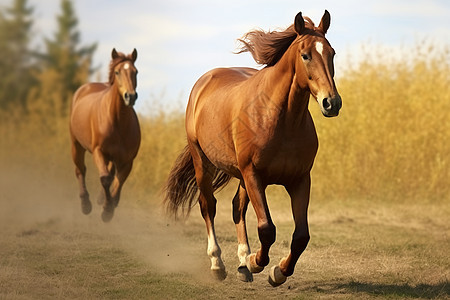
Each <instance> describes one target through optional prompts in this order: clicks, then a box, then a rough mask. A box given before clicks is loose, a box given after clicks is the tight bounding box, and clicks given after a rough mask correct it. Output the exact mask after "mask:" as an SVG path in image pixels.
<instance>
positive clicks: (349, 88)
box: [0, 43, 450, 299]
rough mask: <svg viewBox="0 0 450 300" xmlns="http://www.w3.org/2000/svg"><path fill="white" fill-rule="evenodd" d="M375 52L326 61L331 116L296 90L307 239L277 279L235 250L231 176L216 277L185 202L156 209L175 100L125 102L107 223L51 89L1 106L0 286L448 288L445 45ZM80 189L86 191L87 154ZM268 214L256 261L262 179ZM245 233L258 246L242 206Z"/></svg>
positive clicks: (426, 292)
mask: <svg viewBox="0 0 450 300" xmlns="http://www.w3.org/2000/svg"><path fill="white" fill-rule="evenodd" d="M405 54H407V55H405V56H404V57H403V58H401V59H397V60H391V61H385V60H381V59H379V58H380V57H382V56H383V53H382V51H381V50H377V49H367V57H366V59H365V60H363V61H365V62H364V63H362V64H358V65H357V66H352V65H349V67H348V69H347V70H345V71H344V72H341V74H338V78H337V85H338V89H339V91H340V94H341V96H342V98H343V109H342V112H341V114H340V116H339V117H337V118H333V119H325V118H323V117H322V116H321V115H320V112H319V109H318V107H317V104H316V103H315V102H314V101H311V105H310V109H311V111H312V114H313V117H314V120H315V123H316V127H317V131H318V135H319V141H320V147H319V152H318V156H317V159H316V163H315V166H314V168H313V173H312V195H311V205H310V227H311V228H310V231H311V237H312V238H311V242H310V244H309V245H308V247H307V249H306V251H305V252H304V254H303V255H302V257H301V258H300V260H299V263H298V264H297V268H296V270H295V273H294V275H293V276H292V277H290V278H289V279H288V281H287V282H286V283H285V284H284V285H282V286H280V287H278V288H272V287H270V285H269V284H268V283H267V276H268V270H269V268H266V270H264V271H263V272H262V273H261V274H257V275H255V276H254V277H255V281H254V282H253V283H243V282H240V281H238V280H237V278H236V276H235V272H236V267H237V264H238V260H237V257H236V251H237V242H236V236H235V228H234V224H233V222H232V219H231V197H232V195H233V194H234V190H235V188H236V183H235V182H232V183H230V185H229V187H227V188H226V189H224V190H223V191H222V192H221V193H220V194H219V195H218V196H217V197H218V199H219V209H218V216H217V225H216V228H217V234H218V239H219V243H220V245H221V247H222V252H223V257H224V261H225V265H226V267H227V271H228V277H227V278H226V280H225V281H223V282H216V281H214V280H212V279H211V278H210V277H209V259H208V257H207V256H206V230H205V228H204V223H203V220H202V219H201V216H200V213H198V212H197V209H194V210H193V211H192V213H191V216H190V217H189V218H188V219H187V220H184V221H179V222H175V221H174V220H171V219H168V218H166V217H165V216H164V213H163V210H162V207H161V195H160V188H161V186H162V184H163V182H164V180H165V178H166V176H167V174H168V172H169V170H170V167H171V165H172V163H173V161H174V159H175V158H176V156H177V154H178V153H179V152H180V151H181V149H182V148H183V146H184V145H185V135H184V128H183V123H184V113H183V108H181V109H179V110H177V109H175V110H172V111H168V110H166V109H165V108H164V105H163V103H164V99H152V107H151V111H152V114H150V115H140V122H141V127H142V136H143V140H142V146H141V149H140V153H139V155H138V158H137V159H136V161H135V166H134V169H133V171H132V173H131V175H130V178H129V180H128V181H127V182H126V184H125V186H124V191H123V195H122V199H121V203H120V205H119V207H118V208H117V210H116V213H115V216H114V218H113V220H112V222H111V223H109V224H104V223H102V221H101V218H100V213H101V209H100V207H98V206H95V207H94V209H93V212H92V213H91V215H89V216H84V215H83V214H82V213H81V209H80V201H79V199H78V186H77V182H76V179H75V176H74V167H73V165H72V162H71V159H70V145H69V135H68V120H67V118H66V117H60V116H58V115H57V114H52V113H51V111H52V107H51V104H48V107H45V103H41V104H40V107H39V110H36V111H33V110H31V111H29V112H28V113H26V114H25V113H24V112H23V111H22V110H21V109H17V110H10V111H8V112H7V113H2V114H1V116H0V136H1V140H0V145H1V146H0V228H1V229H0V230H1V235H0V299H50V298H51V299H55V298H57V299H62V298H82V299H92V298H109V299H213V298H217V299H233V298H237V299H257V298H258V299H259V298H262V297H264V298H274V297H283V298H293V299H314V298H340V299H349V298H362V299H377V298H387V299H397V298H410V299H429V298H438V299H448V298H449V297H450V287H449V276H450V259H449V257H450V256H449V250H448V249H450V240H449V233H450V222H449V215H450V205H449V203H450V181H449V179H450V122H449V120H448V114H449V112H450V52H449V49H436V48H433V47H432V46H426V47H425V46H422V44H421V43H418V44H417V46H416V47H415V48H414V49H405ZM87 162H88V188H89V190H90V194H91V198H92V200H94V201H95V196H96V195H97V193H99V183H98V182H99V180H98V177H97V173H96V170H95V167H94V166H93V164H92V162H91V157H90V156H88V157H87ZM268 198H269V206H270V208H271V212H272V216H273V219H274V222H275V225H276V226H277V241H276V243H275V244H274V246H273V248H272V250H271V263H270V265H269V267H271V266H272V265H274V264H276V263H278V262H279V260H280V259H281V258H282V257H283V256H284V255H286V254H287V253H288V249H289V243H290V237H291V235H292V231H293V222H292V220H291V219H292V216H291V212H290V205H289V202H288V201H289V199H288V197H287V195H286V193H285V192H284V191H283V190H282V189H280V188H277V187H270V188H269V189H268ZM248 215H249V225H248V227H249V235H250V244H251V246H252V248H253V249H257V246H258V241H257V233H256V223H255V218H254V213H253V210H252V209H251V208H250V209H249V213H248Z"/></svg>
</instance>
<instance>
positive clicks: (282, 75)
mask: <svg viewBox="0 0 450 300" xmlns="http://www.w3.org/2000/svg"><path fill="white" fill-rule="evenodd" d="M297 45H298V44H294V45H291V46H290V47H289V48H288V50H287V51H286V52H285V53H284V55H283V56H282V57H281V59H280V60H279V61H278V62H277V63H276V64H275V65H274V66H272V67H269V68H267V74H266V76H267V79H268V80H267V82H268V83H269V84H270V87H269V88H268V89H267V90H268V91H269V92H268V93H267V94H268V95H269V96H270V99H271V101H274V102H275V103H276V104H277V105H278V107H279V108H280V117H282V118H284V121H285V123H286V125H287V126H289V127H291V128H292V126H295V125H299V124H301V123H302V121H303V120H304V118H305V117H306V116H307V114H308V113H309V111H308V102H309V96H310V92H309V90H308V89H305V88H301V87H300V86H299V85H298V83H297V79H296V76H300V75H299V73H297V72H296V61H295V60H296V58H297V55H296V54H297Z"/></svg>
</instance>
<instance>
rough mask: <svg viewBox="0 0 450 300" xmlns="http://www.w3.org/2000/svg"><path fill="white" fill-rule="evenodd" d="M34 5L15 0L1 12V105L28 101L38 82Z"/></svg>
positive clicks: (21, 104) (23, 103)
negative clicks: (32, 46) (35, 77)
mask: <svg viewBox="0 0 450 300" xmlns="http://www.w3.org/2000/svg"><path fill="white" fill-rule="evenodd" d="M32 14H33V8H31V7H29V6H28V3H27V0H14V1H13V3H12V5H11V6H10V7H8V8H6V9H5V11H4V13H3V14H2V13H0V53H1V55H0V74H1V80H0V109H7V108H8V107H10V106H12V105H20V106H22V107H24V106H25V104H26V98H27V93H28V91H29V90H30V89H31V88H32V86H33V85H34V84H35V81H34V80H33V76H32V69H33V55H32V52H31V50H30V42H31V34H32V32H31V29H32V26H33V20H32Z"/></svg>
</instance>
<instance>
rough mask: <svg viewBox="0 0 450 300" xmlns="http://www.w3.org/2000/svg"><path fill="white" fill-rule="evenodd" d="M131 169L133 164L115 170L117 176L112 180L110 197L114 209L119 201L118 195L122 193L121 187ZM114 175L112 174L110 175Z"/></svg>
mask: <svg viewBox="0 0 450 300" xmlns="http://www.w3.org/2000/svg"><path fill="white" fill-rule="evenodd" d="M132 167H133V162H132V161H131V162H129V163H127V164H124V165H123V166H120V167H119V168H117V174H116V177H115V180H114V184H113V188H112V193H111V197H112V200H113V203H114V207H117V205H118V204H119V200H120V193H121V191H122V186H123V184H124V183H125V180H127V178H128V175H130V172H131V168H132ZM111 174H114V173H111Z"/></svg>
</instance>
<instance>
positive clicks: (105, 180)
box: [100, 176, 113, 190]
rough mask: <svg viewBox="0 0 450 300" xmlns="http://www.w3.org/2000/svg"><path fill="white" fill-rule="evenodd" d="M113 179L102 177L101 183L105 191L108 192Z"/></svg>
mask: <svg viewBox="0 0 450 300" xmlns="http://www.w3.org/2000/svg"><path fill="white" fill-rule="evenodd" d="M112 180H113V177H112V176H101V177H100V182H101V183H102V186H103V188H104V189H105V190H108V189H109V187H110V186H111V183H112Z"/></svg>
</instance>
